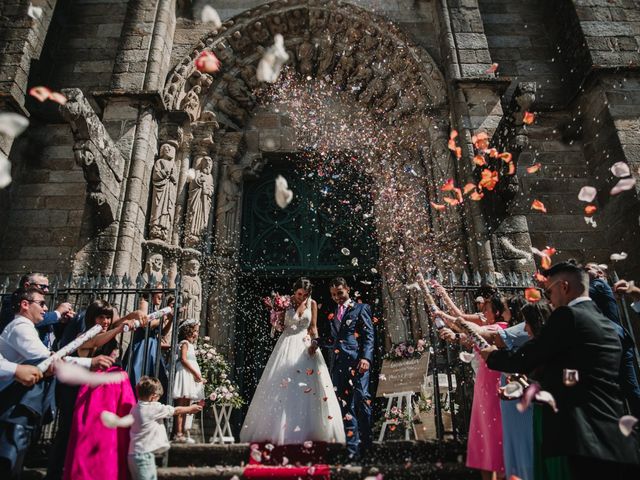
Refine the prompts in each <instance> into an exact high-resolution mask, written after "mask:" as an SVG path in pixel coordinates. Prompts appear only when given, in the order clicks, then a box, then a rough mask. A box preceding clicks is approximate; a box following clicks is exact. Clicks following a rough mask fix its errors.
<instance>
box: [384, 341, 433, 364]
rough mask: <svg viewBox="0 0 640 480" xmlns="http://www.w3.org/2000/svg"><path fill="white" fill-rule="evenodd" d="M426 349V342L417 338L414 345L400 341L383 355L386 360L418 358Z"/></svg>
mask: <svg viewBox="0 0 640 480" xmlns="http://www.w3.org/2000/svg"><path fill="white" fill-rule="evenodd" d="M426 349H427V342H426V341H425V340H424V339H422V338H421V339H419V340H418V341H417V342H416V344H415V345H413V344H411V343H408V342H402V343H398V344H395V345H393V346H392V347H391V350H389V352H387V354H386V355H385V356H384V358H385V359H388V360H407V359H409V358H420V357H422V355H423V354H424V352H425V351H426Z"/></svg>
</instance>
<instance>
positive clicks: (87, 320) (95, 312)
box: [84, 299, 113, 330]
mask: <svg viewBox="0 0 640 480" xmlns="http://www.w3.org/2000/svg"><path fill="white" fill-rule="evenodd" d="M100 315H104V316H105V317H107V318H110V319H111V320H113V307H112V306H111V305H110V304H109V302H107V301H106V300H100V299H98V300H95V301H94V302H93V303H92V304H91V305H89V306H88V307H87V310H86V312H85V313H84V325H85V329H86V330H88V329H90V328H91V327H93V326H94V325H95V324H96V320H97V318H98V317H99V316H100Z"/></svg>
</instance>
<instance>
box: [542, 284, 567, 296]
mask: <svg viewBox="0 0 640 480" xmlns="http://www.w3.org/2000/svg"><path fill="white" fill-rule="evenodd" d="M562 281H564V280H556V281H555V282H553V283H552V284H551V285H549V286H548V287H547V288H545V289H544V292H543V293H544V296H545V298H546V299H547V300H551V290H552V289H553V287H554V286H556V284H558V283H560V282H562Z"/></svg>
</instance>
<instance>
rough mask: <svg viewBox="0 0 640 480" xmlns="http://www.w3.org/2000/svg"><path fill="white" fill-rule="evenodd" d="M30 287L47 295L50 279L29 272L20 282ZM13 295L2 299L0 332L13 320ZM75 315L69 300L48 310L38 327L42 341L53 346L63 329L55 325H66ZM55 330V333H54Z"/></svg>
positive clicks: (21, 287) (40, 274)
mask: <svg viewBox="0 0 640 480" xmlns="http://www.w3.org/2000/svg"><path fill="white" fill-rule="evenodd" d="M28 287H37V288H39V289H40V290H42V292H43V293H44V294H45V295H46V294H47V293H49V279H48V278H47V277H46V276H45V275H43V274H42V273H29V274H27V275H24V276H23V277H22V278H21V279H20V282H19V289H25V288H28ZM12 302H13V300H12V297H11V296H6V297H4V299H3V300H2V310H0V333H2V331H3V330H4V328H5V327H6V326H7V325H8V324H9V322H11V321H12V320H13V316H14V309H13V303H12ZM73 315H74V312H73V309H72V307H71V304H70V303H69V302H63V303H61V304H60V305H58V306H57V307H56V309H55V310H54V311H52V312H46V313H45V315H44V319H43V320H42V322H40V323H39V324H38V325H37V326H36V328H37V330H38V334H39V336H40V339H41V340H42V343H44V344H45V346H46V347H48V348H52V347H53V346H54V341H55V339H56V336H58V337H60V335H61V333H62V329H59V328H55V329H54V327H60V326H62V327H64V324H66V323H67V321H68V320H69V319H70V318H72V317H73ZM54 332H55V333H54Z"/></svg>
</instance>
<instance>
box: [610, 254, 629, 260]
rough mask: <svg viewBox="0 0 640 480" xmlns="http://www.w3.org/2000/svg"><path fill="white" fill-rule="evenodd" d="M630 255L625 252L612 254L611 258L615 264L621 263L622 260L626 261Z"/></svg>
mask: <svg viewBox="0 0 640 480" xmlns="http://www.w3.org/2000/svg"><path fill="white" fill-rule="evenodd" d="M628 256H629V255H628V254H627V253H625V252H620V253H612V254H611V256H610V257H609V258H610V259H611V260H612V261H614V262H619V261H621V260H626V259H627V257H628Z"/></svg>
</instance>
